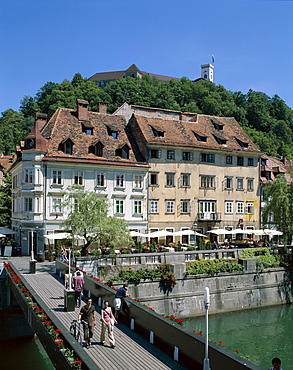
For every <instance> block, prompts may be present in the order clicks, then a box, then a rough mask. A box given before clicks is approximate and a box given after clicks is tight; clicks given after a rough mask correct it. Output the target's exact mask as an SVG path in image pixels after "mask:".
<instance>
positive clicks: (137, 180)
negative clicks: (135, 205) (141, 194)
mask: <svg viewBox="0 0 293 370" xmlns="http://www.w3.org/2000/svg"><path fill="white" fill-rule="evenodd" d="M133 182H134V186H133V187H134V189H142V188H143V186H142V185H143V177H142V175H134V179H133Z"/></svg>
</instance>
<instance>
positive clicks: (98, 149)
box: [89, 142, 104, 157]
mask: <svg viewBox="0 0 293 370" xmlns="http://www.w3.org/2000/svg"><path fill="white" fill-rule="evenodd" d="M103 149H104V145H103V144H102V143H100V142H99V143H97V144H95V145H92V146H90V147H89V152H90V153H92V154H94V155H96V156H97V157H103Z"/></svg>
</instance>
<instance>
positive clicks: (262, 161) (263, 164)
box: [260, 158, 267, 166]
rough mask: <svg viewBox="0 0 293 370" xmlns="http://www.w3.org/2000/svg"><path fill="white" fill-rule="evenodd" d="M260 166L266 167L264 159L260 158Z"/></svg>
mask: <svg viewBox="0 0 293 370" xmlns="http://www.w3.org/2000/svg"><path fill="white" fill-rule="evenodd" d="M260 164H261V165H262V166H266V165H267V159H265V158H261V161H260Z"/></svg>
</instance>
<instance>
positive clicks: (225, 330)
mask: <svg viewBox="0 0 293 370" xmlns="http://www.w3.org/2000/svg"><path fill="white" fill-rule="evenodd" d="M183 327H185V328H186V329H189V330H191V331H193V330H196V332H198V331H203V336H205V335H204V333H205V317H204V316H203V317H197V318H189V319H186V320H185V321H184V323H183ZM209 340H212V341H214V342H216V343H217V342H219V341H222V342H223V344H222V346H223V347H224V348H226V349H228V350H229V351H231V352H234V353H235V351H236V350H239V351H240V354H242V355H244V356H249V358H248V359H249V361H251V362H253V363H255V364H256V365H258V366H260V367H262V368H264V369H268V368H269V367H271V366H272V365H271V360H272V358H274V357H279V358H280V359H281V361H282V366H281V367H282V369H284V370H293V305H282V306H274V307H269V308H260V309H253V310H246V311H241V312H233V313H227V314H220V315H210V316H209ZM210 365H211V369H212V370H216V369H215V368H213V364H212V363H211V364H210Z"/></svg>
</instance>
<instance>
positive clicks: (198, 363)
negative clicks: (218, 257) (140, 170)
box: [6, 259, 261, 370]
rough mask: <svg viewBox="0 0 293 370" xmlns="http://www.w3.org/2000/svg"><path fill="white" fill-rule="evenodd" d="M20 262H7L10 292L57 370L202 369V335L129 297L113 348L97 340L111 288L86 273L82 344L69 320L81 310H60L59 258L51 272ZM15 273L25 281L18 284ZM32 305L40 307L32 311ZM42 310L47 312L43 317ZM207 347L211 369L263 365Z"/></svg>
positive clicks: (48, 266) (48, 267)
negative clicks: (90, 327) (89, 322)
mask: <svg viewBox="0 0 293 370" xmlns="http://www.w3.org/2000/svg"><path fill="white" fill-rule="evenodd" d="M20 261H21V259H15V260H13V262H9V263H10V265H9V266H8V265H6V270H7V271H8V286H9V288H10V290H9V291H10V292H12V294H13V295H14V297H15V298H16V300H17V301H18V303H19V305H20V306H21V308H22V310H23V312H24V314H25V316H26V318H27V320H28V322H29V324H30V325H31V326H32V328H33V329H34V331H35V333H36V334H37V335H38V337H39V339H40V341H41V343H42V344H43V346H44V348H45V350H46V351H47V353H48V355H49V357H50V358H51V361H52V362H53V364H54V366H55V367H56V368H57V369H72V368H73V369H91V370H94V369H107V370H108V369H109V368H111V369H117V370H118V369H127V370H128V369H133V370H134V369H135V370H137V369H174V370H176V369H178V370H179V369H195V370H196V369H202V363H203V358H204V338H202V337H198V336H197V335H195V334H194V333H190V332H187V331H186V330H185V329H183V328H182V327H180V325H178V324H177V323H174V322H172V321H170V320H169V319H166V318H164V317H162V316H161V315H158V314H156V313H155V312H153V311H152V310H150V309H148V308H146V307H144V306H143V305H141V304H139V303H137V302H134V301H133V300H129V301H132V302H131V307H130V310H129V313H128V315H124V316H123V315H121V321H122V322H119V324H118V325H115V328H114V337H115V341H116V346H115V349H112V348H111V347H110V345H109V342H107V338H106V345H105V346H102V345H100V331H101V322H100V316H99V315H100V306H101V304H102V301H103V300H108V301H109V302H110V304H112V302H113V297H114V294H115V292H114V291H113V289H110V288H109V287H108V286H106V285H104V284H103V283H102V282H100V281H98V279H95V278H94V277H92V276H87V275H86V276H85V287H84V288H85V289H84V293H85V295H86V296H87V295H88V292H91V295H92V298H93V302H94V305H95V308H96V311H97V319H98V320H97V326H96V328H95V333H94V337H93V340H92V344H93V345H92V346H91V348H90V349H86V348H85V347H83V346H81V345H80V344H79V343H77V341H75V339H74V338H73V337H72V335H71V334H70V333H69V327H70V323H71V322H72V320H74V319H77V315H78V312H79V310H78V309H75V311H73V312H66V311H65V310H64V285H63V279H62V278H60V276H63V274H64V271H65V270H66V268H68V266H67V265H66V264H64V266H62V265H60V262H59V263H58V269H57V270H56V269H55V271H54V272H53V271H52V267H54V265H52V263H47V262H46V263H40V264H37V272H36V273H35V274H29V273H28V271H29V260H28V259H26V264H27V265H24V264H23V262H22V263H20ZM53 264H54V263H53ZM60 266H61V268H60ZM41 270H42V271H41ZM11 271H13V273H12V272H11ZM15 275H16V276H18V278H19V279H21V281H22V283H23V285H19V284H18V283H19V281H18V280H17V278H15ZM28 292H29V293H28ZM34 305H37V306H38V307H39V308H40V310H39V311H36V308H35V307H34ZM42 315H45V321H44V317H42V318H41V316H42ZM48 321H50V322H51V323H52V325H54V328H55V329H58V334H59V337H60V338H62V339H63V343H64V344H65V346H66V348H69V349H70V351H72V356H71V358H68V357H65V356H64V350H61V349H60V346H59V345H58V342H56V340H55V339H54V337H52V334H50V333H49V332H48V327H47V326H48V323H47V322H48ZM55 334H56V331H55ZM57 336H58V335H57ZM150 342H151V343H150ZM209 346H210V349H209V351H210V361H211V368H213V369H217V370H226V369H234V370H238V369H239V370H242V369H252V370H261V368H259V367H258V366H256V365H254V364H252V363H250V362H249V361H246V360H244V359H242V358H240V357H238V356H236V355H234V354H231V353H230V352H228V351H226V350H225V349H224V348H221V347H218V346H217V345H215V344H213V343H210V345H209ZM69 360H70V362H69Z"/></svg>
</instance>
